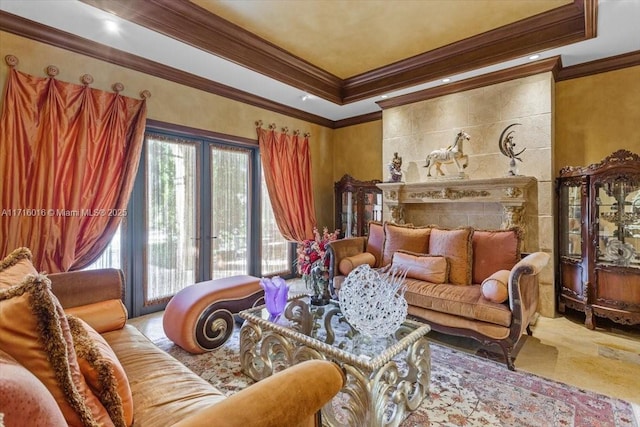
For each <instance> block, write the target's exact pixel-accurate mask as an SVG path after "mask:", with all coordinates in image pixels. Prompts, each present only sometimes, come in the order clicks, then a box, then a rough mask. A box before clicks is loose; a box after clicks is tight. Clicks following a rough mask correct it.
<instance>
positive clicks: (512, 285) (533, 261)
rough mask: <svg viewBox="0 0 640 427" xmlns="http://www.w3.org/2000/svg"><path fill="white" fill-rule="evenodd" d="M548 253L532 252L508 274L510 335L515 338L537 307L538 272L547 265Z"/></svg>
mask: <svg viewBox="0 0 640 427" xmlns="http://www.w3.org/2000/svg"><path fill="white" fill-rule="evenodd" d="M550 258H551V257H550V255H549V254H547V253H545V252H534V253H531V254H529V255H527V256H526V257H525V258H523V259H522V260H520V262H518V263H517V264H516V265H515V266H514V267H513V268H512V269H511V274H510V275H509V307H510V308H511V315H512V318H513V326H512V328H511V335H512V337H513V338H515V339H517V338H519V337H520V335H522V333H523V332H524V330H525V329H526V328H527V327H528V326H529V323H530V322H531V319H532V317H533V315H534V314H535V313H536V310H537V309H538V274H539V273H540V272H541V271H542V269H543V268H545V266H546V265H547V263H548V262H549V259H550Z"/></svg>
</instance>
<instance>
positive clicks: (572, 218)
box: [560, 184, 582, 258]
mask: <svg viewBox="0 0 640 427" xmlns="http://www.w3.org/2000/svg"><path fill="white" fill-rule="evenodd" d="M560 191H561V193H562V194H561V195H560V200H562V206H561V212H560V215H561V216H560V221H561V223H560V233H561V236H560V243H561V244H560V246H561V247H560V255H564V256H569V257H573V258H580V257H581V256H582V231H581V230H582V228H581V222H582V211H581V209H582V207H581V206H582V194H581V192H580V186H579V184H577V185H575V186H573V185H572V186H569V185H563V186H562V187H561V189H560Z"/></svg>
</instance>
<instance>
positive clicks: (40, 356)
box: [0, 275, 113, 426]
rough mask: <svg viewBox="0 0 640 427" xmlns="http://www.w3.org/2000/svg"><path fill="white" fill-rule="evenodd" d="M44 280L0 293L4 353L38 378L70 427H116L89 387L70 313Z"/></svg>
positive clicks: (36, 278) (32, 279)
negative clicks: (71, 326) (65, 310)
mask: <svg viewBox="0 0 640 427" xmlns="http://www.w3.org/2000/svg"><path fill="white" fill-rule="evenodd" d="M50 286H51V282H50V281H49V279H47V278H46V277H45V276H43V275H35V276H33V275H29V276H27V277H26V278H25V279H24V280H23V281H22V283H20V284H17V285H14V286H10V287H8V288H5V289H0V350H3V351H5V352H6V353H8V354H9V355H10V356H11V357H13V358H14V359H15V360H16V361H17V362H18V363H20V364H21V365H22V366H24V367H25V368H26V369H28V370H29V371H30V372H31V373H32V374H34V375H35V376H36V377H37V378H38V379H39V380H40V381H41V382H42V383H43V384H44V385H45V387H46V388H47V390H49V393H51V395H53V398H54V399H55V400H56V402H57V404H58V406H59V407H60V410H61V411H62V414H63V416H64V418H65V420H66V421H67V424H68V425H70V426H98V425H101V426H112V425H113V423H112V422H111V419H110V418H109V415H108V414H107V411H106V410H105V408H104V406H102V404H101V403H100V401H99V400H98V399H97V398H96V397H95V396H94V395H93V393H92V392H91V390H90V389H89V387H88V386H87V384H86V382H85V380H84V377H83V376H82V373H81V372H80V367H79V365H78V361H77V359H76V353H75V351H74V349H73V340H72V338H71V332H70V330H69V324H68V323H67V320H66V317H65V313H64V311H63V310H62V306H61V305H60V303H59V302H58V300H57V298H56V297H55V296H54V295H53V293H52V292H51V289H50Z"/></svg>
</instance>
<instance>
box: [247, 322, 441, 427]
mask: <svg viewBox="0 0 640 427" xmlns="http://www.w3.org/2000/svg"><path fill="white" fill-rule="evenodd" d="M242 317H244V318H245V319H246V321H245V323H244V325H243V326H242V328H241V330H240V361H241V362H240V363H241V366H242V371H243V372H244V373H245V374H247V375H249V376H250V377H251V378H253V379H254V380H256V381H257V380H261V379H263V378H266V377H268V376H270V375H272V374H273V373H274V372H276V371H278V370H281V369H284V368H286V367H288V366H292V365H294V364H296V363H299V362H302V361H305V360H309V359H327V360H332V361H334V362H336V363H338V364H340V365H341V366H342V367H343V369H344V371H345V373H346V376H347V381H346V384H345V386H344V388H343V389H342V390H341V391H340V393H338V395H337V396H336V397H335V398H334V399H333V401H332V402H330V403H328V404H327V405H325V407H324V408H323V409H322V420H323V424H324V425H328V426H336V427H337V426H354V427H363V426H367V427H382V426H389V427H391V426H398V425H400V423H401V422H402V421H403V420H404V419H405V418H406V417H407V416H408V415H409V413H410V412H411V411H414V410H415V409H417V408H418V406H419V405H420V403H421V402H422V400H423V399H424V397H425V396H426V394H427V393H428V391H429V380H430V371H431V356H430V351H429V343H428V341H427V340H426V339H425V338H424V335H425V334H426V333H427V332H428V331H429V329H428V326H422V327H418V328H417V329H409V328H407V329H409V330H408V331H407V332H409V333H408V334H407V335H406V336H405V337H404V338H403V339H401V340H399V342H397V343H395V344H392V345H390V346H389V347H388V348H387V349H385V350H383V351H382V352H381V353H380V356H381V357H378V356H377V357H375V358H374V359H369V358H367V357H361V356H360V357H359V356H356V355H354V354H350V353H349V352H347V351H344V350H343V349H339V348H336V347H333V346H331V345H329V344H326V343H324V342H321V341H318V340H316V339H314V338H311V337H308V336H304V335H303V334H300V333H298V332H296V331H293V330H288V329H287V328H285V327H281V326H277V325H269V324H268V323H264V322H265V321H264V320H263V319H259V320H258V319H255V318H253V319H252V318H247V317H245V316H242ZM255 320H257V321H258V323H260V324H262V326H265V327H261V325H260V324H258V323H256V322H255ZM273 329H277V331H276V330H273ZM394 356H395V357H394Z"/></svg>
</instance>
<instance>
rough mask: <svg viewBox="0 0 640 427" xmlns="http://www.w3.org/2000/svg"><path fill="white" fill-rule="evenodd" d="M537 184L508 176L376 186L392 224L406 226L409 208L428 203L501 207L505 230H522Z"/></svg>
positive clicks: (518, 177)
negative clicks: (405, 217)
mask: <svg viewBox="0 0 640 427" xmlns="http://www.w3.org/2000/svg"><path fill="white" fill-rule="evenodd" d="M536 182H537V180H536V178H534V177H531V176H509V177H502V178H489V179H475V180H471V179H459V180H452V179H451V180H445V179H433V180H430V181H426V182H415V183H404V182H384V183H380V184H377V186H378V187H379V188H380V189H381V190H382V192H383V201H384V203H385V204H386V205H387V207H388V208H389V211H390V213H391V217H392V221H393V222H395V223H398V224H403V223H404V206H405V205H406V204H429V203H477V202H480V203H498V204H500V205H502V208H503V215H502V228H509V227H512V226H520V227H521V228H522V229H523V230H524V228H525V223H524V211H525V208H526V205H527V204H528V203H530V201H529V199H528V192H529V190H530V188H531V187H532V186H533V185H534V184H535V183H536Z"/></svg>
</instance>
